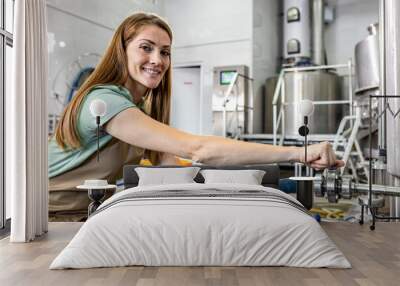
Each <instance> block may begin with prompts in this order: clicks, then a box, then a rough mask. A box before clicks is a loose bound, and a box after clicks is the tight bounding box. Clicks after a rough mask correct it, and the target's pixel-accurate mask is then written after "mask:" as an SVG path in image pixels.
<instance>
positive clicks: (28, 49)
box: [6, 0, 48, 242]
mask: <svg viewBox="0 0 400 286" xmlns="http://www.w3.org/2000/svg"><path fill="white" fill-rule="evenodd" d="M14 11H15V12H14V13H15V16H14V17H15V18H14V21H15V22H14V47H13V56H14V63H15V65H14V71H13V75H12V78H13V83H12V87H13V88H12V90H13V92H12V94H11V96H8V98H6V105H7V106H8V108H7V109H8V110H7V111H6V125H7V126H6V150H7V151H6V152H7V154H6V164H7V168H8V172H7V174H8V175H7V177H6V181H8V182H7V183H6V184H7V187H9V188H10V189H11V194H12V195H11V237H10V241H12V242H28V241H31V240H33V239H35V237H36V236H40V235H42V234H43V233H44V232H47V227H48V176H47V77H48V75H47V57H48V55H47V21H46V1H45V0H18V1H15V10H14ZM7 101H8V103H7Z"/></svg>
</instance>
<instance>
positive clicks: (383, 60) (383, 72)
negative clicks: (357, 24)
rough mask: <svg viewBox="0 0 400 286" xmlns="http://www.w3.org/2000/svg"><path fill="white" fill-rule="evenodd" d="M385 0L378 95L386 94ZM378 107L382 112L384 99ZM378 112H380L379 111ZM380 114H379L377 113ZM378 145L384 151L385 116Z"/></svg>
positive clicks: (381, 15) (382, 3) (381, 4)
mask: <svg viewBox="0 0 400 286" xmlns="http://www.w3.org/2000/svg"><path fill="white" fill-rule="evenodd" d="M385 33H386V23H385V0H380V1H379V33H378V37H379V38H378V39H379V67H380V69H379V94H380V95H384V94H386V57H385V55H386V53H385V49H386V47H385V46H386V45H385ZM380 106H381V108H382V110H383V108H384V107H386V98H381V99H380ZM379 112H380V111H379ZM379 114H380V113H379ZM378 144H379V145H380V147H381V148H383V149H385V150H386V148H387V147H386V116H383V118H382V117H381V118H379V132H378Z"/></svg>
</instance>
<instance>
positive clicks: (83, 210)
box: [49, 138, 144, 221]
mask: <svg viewBox="0 0 400 286" xmlns="http://www.w3.org/2000/svg"><path fill="white" fill-rule="evenodd" d="M143 154H144V149H142V148H139V147H136V146H132V145H129V144H127V143H124V142H122V141H119V140H117V139H115V138H113V139H112V140H111V142H109V143H108V144H107V145H106V146H105V147H104V148H102V149H101V150H100V160H99V162H97V154H96V153H95V154H93V155H92V156H91V157H90V158H88V159H87V160H86V161H85V162H84V163H83V164H82V165H80V166H79V167H77V168H75V169H72V170H70V171H68V172H66V173H64V174H61V175H59V176H56V177H53V178H51V179H50V180H49V191H50V193H49V220H50V221H80V220H84V219H85V218H86V217H87V208H88V205H89V203H90V200H89V198H88V195H87V191H86V190H79V189H77V188H76V186H78V185H82V184H83V182H84V181H85V180H88V179H106V180H107V181H108V183H109V184H115V182H116V180H117V179H120V178H122V168H123V166H124V165H125V164H139V162H140V160H141V159H142V157H143ZM113 192H114V190H110V191H108V193H107V195H106V198H107V197H110V196H111V195H112V194H113Z"/></svg>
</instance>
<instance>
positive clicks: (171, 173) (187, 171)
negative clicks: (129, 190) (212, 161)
mask: <svg viewBox="0 0 400 286" xmlns="http://www.w3.org/2000/svg"><path fill="white" fill-rule="evenodd" d="M199 170H200V168H199V167H183V168H144V167H137V168H135V171H136V173H137V174H138V177H139V183H138V186H149V185H166V184H167V185H168V184H187V183H195V181H194V180H193V179H194V178H195V177H196V175H197V173H198V172H199Z"/></svg>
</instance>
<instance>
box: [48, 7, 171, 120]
mask: <svg viewBox="0 0 400 286" xmlns="http://www.w3.org/2000/svg"><path fill="white" fill-rule="evenodd" d="M162 2H163V1H161V0H135V1H132V0H124V1H108V0H74V1H67V0H47V17H48V38H49V92H50V94H49V100H48V104H49V113H50V114H54V113H55V114H59V113H60V112H61V110H62V106H60V104H58V103H57V101H56V100H55V98H54V96H53V94H52V86H53V82H54V80H55V76H56V75H57V73H58V72H59V71H60V70H61V69H64V68H65V67H66V66H68V65H69V64H70V63H71V62H73V61H75V60H76V59H77V58H78V57H79V56H80V55H82V54H84V53H88V52H90V53H97V54H100V55H102V54H103V53H104V51H105V49H106V48H107V45H108V43H109V41H110V40H111V37H112V35H113V33H114V30H115V29H116V28H117V26H118V25H119V24H120V23H121V22H122V20H124V19H125V18H126V17H127V16H128V15H130V14H132V13H133V12H135V11H148V12H155V13H158V14H161V13H162V11H161V10H162V6H163V3H162ZM64 45H65V46H64ZM57 81H58V82H60V81H62V77H61V78H60V79H58V80H57ZM58 89H60V88H58Z"/></svg>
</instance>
